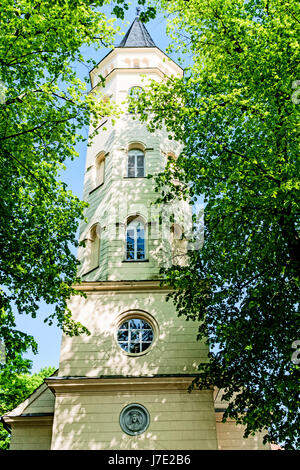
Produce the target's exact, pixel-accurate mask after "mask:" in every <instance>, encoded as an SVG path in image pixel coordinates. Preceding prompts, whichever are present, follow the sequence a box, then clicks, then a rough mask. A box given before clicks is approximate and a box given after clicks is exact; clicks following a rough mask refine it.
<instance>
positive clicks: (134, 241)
mask: <svg viewBox="0 0 300 470" xmlns="http://www.w3.org/2000/svg"><path fill="white" fill-rule="evenodd" d="M125 257H126V260H127V261H134V260H135V261H137V260H144V259H145V258H146V243H145V225H144V224H143V222H142V221H141V220H139V219H133V220H132V221H131V222H129V223H128V225H127V228H126V254H125Z"/></svg>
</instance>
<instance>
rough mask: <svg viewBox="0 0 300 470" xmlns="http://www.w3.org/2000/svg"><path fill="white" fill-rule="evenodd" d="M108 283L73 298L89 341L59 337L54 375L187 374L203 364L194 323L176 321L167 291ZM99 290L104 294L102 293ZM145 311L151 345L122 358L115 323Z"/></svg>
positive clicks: (204, 357)
mask: <svg viewBox="0 0 300 470" xmlns="http://www.w3.org/2000/svg"><path fill="white" fill-rule="evenodd" d="M109 284H110V283H99V284H98V290H97V285H95V284H90V287H91V289H94V290H92V291H88V287H89V284H86V285H85V284H83V285H82V288H83V289H85V290H86V292H87V299H84V298H80V297H77V298H75V297H74V298H73V299H72V300H71V303H70V308H71V311H72V315H73V318H74V320H79V321H80V322H81V323H82V324H84V325H85V326H86V327H87V328H88V329H89V331H90V333H91V336H86V335H81V336H78V337H68V336H65V335H64V336H63V338H62V345H61V356H60V365H59V372H58V375H59V376H68V375H69V376H87V377H97V376H100V375H134V376H136V375H146V376H149V375H155V374H171V375H172V374H192V373H195V372H196V371H197V366H198V364H199V362H201V361H205V360H207V346H206V345H205V344H204V343H203V342H199V341H197V338H196V337H197V324H196V323H195V322H187V321H186V320H185V319H184V318H183V317H181V318H178V316H177V313H176V311H175V309H174V305H173V304H172V302H171V301H169V302H166V300H165V298H166V294H167V292H166V291H164V290H162V289H159V287H158V285H159V283H158V282H157V283H156V284H155V285H156V287H155V288H153V290H151V286H152V287H153V283H151V285H149V284H147V283H145V284H144V289H145V291H143V290H142V291H140V290H139V289H140V287H141V286H140V284H139V283H131V284H127V286H126V283H123V284H122V285H121V283H119V284H118V286H119V289H121V287H123V290H118V289H116V290H113V291H111V292H110V291H109V290H108V286H109ZM102 289H103V290H102ZM132 311H133V312H136V314H137V315H139V313H141V312H147V313H148V314H149V315H150V316H151V318H152V319H153V321H154V323H155V324H156V325H157V331H156V337H155V340H154V342H153V346H152V347H151V348H149V350H147V351H146V353H145V354H143V355H141V356H129V355H127V354H126V353H125V352H124V351H123V350H122V349H121V348H120V346H119V345H118V344H117V341H116V333H117V325H118V319H119V318H120V316H121V315H122V314H124V313H125V312H132Z"/></svg>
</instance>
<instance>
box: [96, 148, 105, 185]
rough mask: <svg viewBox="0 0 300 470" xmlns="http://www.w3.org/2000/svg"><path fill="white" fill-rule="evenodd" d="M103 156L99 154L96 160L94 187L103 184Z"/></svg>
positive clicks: (102, 153)
mask: <svg viewBox="0 0 300 470" xmlns="http://www.w3.org/2000/svg"><path fill="white" fill-rule="evenodd" d="M104 169H105V154H104V152H101V153H100V154H99V155H98V157H97V158H96V187H97V186H100V185H101V184H103V183H104Z"/></svg>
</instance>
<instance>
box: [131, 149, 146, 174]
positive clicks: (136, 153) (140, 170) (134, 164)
mask: <svg viewBox="0 0 300 470" xmlns="http://www.w3.org/2000/svg"><path fill="white" fill-rule="evenodd" d="M127 176H128V177H129V178H143V177H144V176H145V155H144V152H142V150H139V149H132V150H129V152H128V169H127Z"/></svg>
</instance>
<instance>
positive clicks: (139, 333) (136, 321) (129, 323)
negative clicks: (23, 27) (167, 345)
mask: <svg viewBox="0 0 300 470" xmlns="http://www.w3.org/2000/svg"><path fill="white" fill-rule="evenodd" d="M153 340H154V331H153V327H152V325H150V323H149V322H148V321H146V320H144V319H143V318H129V319H128V320H124V321H123V322H122V323H121V324H120V326H119V328H118V332H117V341H118V344H119V346H120V347H121V348H122V349H123V351H125V352H126V353H128V354H142V353H144V352H146V351H147V349H148V348H149V347H150V346H151V344H152V343H153Z"/></svg>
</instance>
